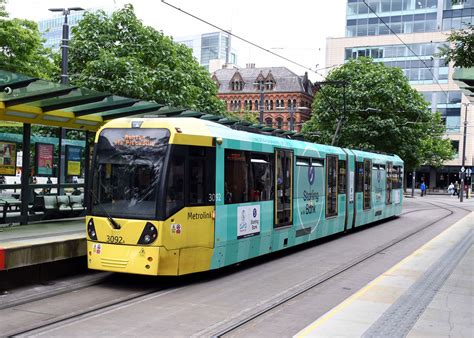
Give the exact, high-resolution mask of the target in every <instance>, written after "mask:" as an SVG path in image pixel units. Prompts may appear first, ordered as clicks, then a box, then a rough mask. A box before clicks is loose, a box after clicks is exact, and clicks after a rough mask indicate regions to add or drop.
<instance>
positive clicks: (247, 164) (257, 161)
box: [224, 149, 274, 204]
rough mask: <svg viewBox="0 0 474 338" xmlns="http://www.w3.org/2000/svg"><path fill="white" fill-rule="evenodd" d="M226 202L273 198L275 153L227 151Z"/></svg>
mask: <svg viewBox="0 0 474 338" xmlns="http://www.w3.org/2000/svg"><path fill="white" fill-rule="evenodd" d="M224 169H225V183H224V190H225V191H224V201H225V204H232V203H246V202H256V201H269V200H271V199H272V198H273V177H274V176H273V154H267V153H256V152H249V151H242V150H233V149H226V151H225V168H224Z"/></svg>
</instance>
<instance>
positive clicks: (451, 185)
mask: <svg viewBox="0 0 474 338" xmlns="http://www.w3.org/2000/svg"><path fill="white" fill-rule="evenodd" d="M448 194H449V195H451V196H454V184H453V182H451V183H450V184H449V186H448Z"/></svg>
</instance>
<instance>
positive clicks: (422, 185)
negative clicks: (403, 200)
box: [420, 182, 426, 197]
mask: <svg viewBox="0 0 474 338" xmlns="http://www.w3.org/2000/svg"><path fill="white" fill-rule="evenodd" d="M420 189H421V197H423V196H424V195H425V191H426V185H425V182H421V185H420Z"/></svg>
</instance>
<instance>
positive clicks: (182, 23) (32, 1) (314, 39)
mask: <svg viewBox="0 0 474 338" xmlns="http://www.w3.org/2000/svg"><path fill="white" fill-rule="evenodd" d="M7 1H8V2H7V11H8V12H9V13H10V17H16V18H24V19H29V20H33V21H38V20H41V19H46V18H50V17H52V16H53V13H51V12H49V11H48V8H53V7H82V8H86V9H87V8H103V9H106V10H107V9H111V10H113V9H118V8H121V7H122V6H123V5H124V4H126V3H131V4H132V5H133V6H134V8H135V13H136V14H137V17H138V18H139V19H141V20H142V21H143V23H144V24H146V25H149V26H152V27H154V28H155V29H157V30H161V31H163V33H164V34H166V35H171V36H174V37H183V36H190V35H196V34H202V33H209V32H215V31H217V29H216V28H214V27H211V26H209V25H206V24H204V23H202V22H200V21H198V20H196V19H194V18H192V17H190V16H188V15H186V14H184V13H182V12H180V11H178V10H176V9H174V8H172V7H170V6H168V5H166V4H165V3H163V2H161V1H158V0H154V1H153V0H148V1H147V0H128V1H125V0H115V1H114V0H95V1H91V0H7ZM166 1H167V2H168V3H170V4H172V5H173V6H176V7H178V8H181V9H182V10H184V11H186V12H189V13H192V14H193V15H195V16H197V17H199V18H202V19H204V20H206V21H209V22H211V23H212V24H214V25H216V26H218V27H220V28H222V29H226V30H231V31H232V33H233V34H235V35H238V36H240V37H242V38H245V39H246V40H249V41H251V42H253V43H255V44H257V45H259V46H262V47H263V48H266V49H270V50H271V51H273V52H275V53H277V54H279V55H282V56H284V57H286V58H288V59H291V60H292V61H295V62H297V63H299V64H301V65H304V66H305V68H310V69H313V70H314V69H319V68H323V67H325V55H326V38H327V37H341V36H344V29H345V13H346V0H331V1H323V0H292V1H282V0H279V1H274V0H273V1H271V0H237V1H235V0H234V1H228V0H166ZM232 48H233V49H235V50H236V52H237V58H238V65H239V66H240V67H245V65H246V64H247V63H255V66H256V67H279V66H285V67H287V68H289V69H291V70H292V71H293V72H295V73H297V74H299V75H303V74H304V72H305V71H307V72H308V75H309V77H310V79H311V80H313V81H316V80H320V79H321V77H320V76H319V75H317V74H316V73H314V72H312V71H309V70H308V69H305V68H303V67H299V66H296V65H294V64H292V63H289V62H287V61H285V60H282V59H280V58H278V57H276V56H272V55H271V54H269V53H266V52H264V51H261V50H259V49H258V48H256V47H253V46H250V45H248V44H246V43H244V42H242V41H240V40H238V39H237V38H233V39H232ZM320 72H321V73H324V72H325V71H324V70H323V71H320Z"/></svg>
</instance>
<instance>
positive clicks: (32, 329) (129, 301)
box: [5, 287, 181, 337]
mask: <svg viewBox="0 0 474 338" xmlns="http://www.w3.org/2000/svg"><path fill="white" fill-rule="evenodd" d="M179 289H181V287H178V288H174V289H167V288H157V289H154V290H150V291H147V292H138V293H133V294H130V295H128V296H125V297H121V298H118V299H116V300H113V301H109V302H104V303H101V304H99V305H96V306H91V307H89V308H87V309H84V310H80V311H77V312H72V313H68V314H65V315H62V316H58V317H55V318H53V319H50V320H46V321H42V322H41V324H39V325H38V324H35V325H31V326H29V327H24V328H23V329H22V330H17V331H11V332H8V333H5V336H7V337H22V336H29V335H34V334H40V333H45V332H47V331H48V330H53V329H55V328H56V327H58V326H66V325H67V324H69V323H71V322H73V323H75V322H77V321H80V320H81V319H84V318H90V317H92V316H97V315H101V314H104V313H107V312H111V311H114V310H116V309H120V308H122V307H126V306H130V305H135V304H139V303H140V302H143V301H147V300H150V299H153V298H158V297H161V296H164V295H167V294H169V293H172V292H175V291H177V290H179Z"/></svg>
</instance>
